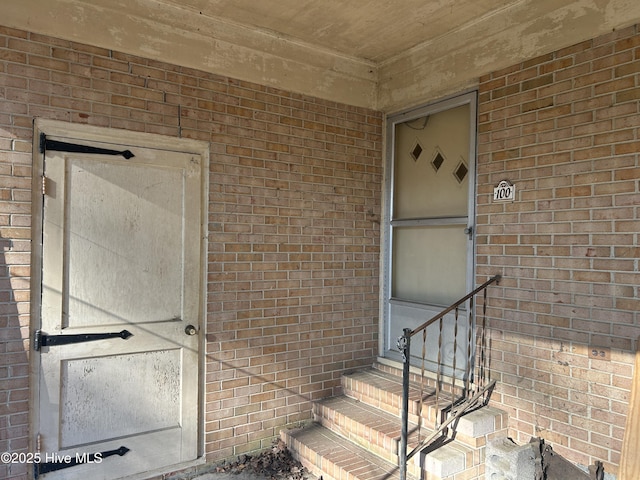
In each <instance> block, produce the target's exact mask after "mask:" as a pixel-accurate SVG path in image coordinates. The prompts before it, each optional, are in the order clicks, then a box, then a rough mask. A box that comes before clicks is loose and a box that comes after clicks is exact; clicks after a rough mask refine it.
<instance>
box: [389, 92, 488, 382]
mask: <svg viewBox="0 0 640 480" xmlns="http://www.w3.org/2000/svg"><path fill="white" fill-rule="evenodd" d="M475 129H476V96H475V93H471V94H467V95H463V96H460V97H456V98H452V99H449V100H446V101H443V102H439V103H437V104H433V105H429V106H427V107H423V108H421V109H418V110H414V111H411V112H407V113H403V114H400V115H396V116H394V117H391V118H389V119H388V133H387V134H388V136H387V139H388V151H387V157H388V159H389V160H388V165H387V177H386V178H387V180H386V200H387V202H386V204H387V206H388V210H387V212H386V215H387V217H386V221H385V249H384V259H385V263H384V278H383V289H384V292H383V317H384V331H383V332H382V337H383V338H384V347H383V350H384V351H383V356H385V357H387V358H390V359H393V360H401V354H400V351H399V350H398V346H397V339H398V337H400V336H401V335H402V332H403V329H404V328H412V329H413V328H416V327H417V326H419V325H421V324H422V323H424V322H426V321H427V320H429V319H430V318H431V317H433V316H434V315H436V314H438V313H439V312H441V311H442V310H444V309H445V308H446V307H448V306H449V305H451V304H452V303H454V302H455V301H457V300H458V299H460V298H462V297H464V296H465V294H466V293H468V292H469V291H471V290H472V289H473V287H472V285H473V276H474V275H473V274H474V265H473V259H474V240H473V238H474V235H473V228H474V220H475V184H476V182H475V164H476V162H475V156H476V151H475V146H476V136H475ZM466 314H467V312H466V311H465V310H460V311H459V312H458V315H466ZM453 315H454V314H451V315H449V316H447V317H445V322H444V324H443V335H442V339H444V340H439V338H438V337H439V332H434V331H433V330H434V329H439V326H438V325H434V326H433V328H431V327H430V329H429V330H430V331H428V332H427V338H428V340H427V345H426V354H427V358H426V368H427V369H428V370H431V371H435V369H436V368H437V355H438V343H439V342H443V344H442V347H443V352H444V353H443V355H442V358H441V359H440V360H441V362H443V363H444V373H445V374H447V375H452V374H453V368H454V365H457V367H456V375H457V376H458V375H459V376H462V375H463V374H464V373H463V372H464V366H465V365H466V363H467V360H469V358H468V356H469V352H468V349H467V343H468V342H467V341H466V339H467V338H468V334H469V327H468V326H467V327H463V328H458V330H457V338H458V341H457V342H455V341H454V339H453V338H454V326H453V325H454V324H455V322H454V321H453V320H454V319H453V318H452V316H453ZM461 323H462V324H465V325H468V323H467V322H461ZM471 328H473V327H471ZM454 345H455V352H454ZM411 353H412V363H414V364H416V363H417V362H418V360H417V359H418V358H421V357H422V345H421V342H414V344H413V345H412V352H411ZM454 357H455V362H454ZM420 362H421V360H420Z"/></svg>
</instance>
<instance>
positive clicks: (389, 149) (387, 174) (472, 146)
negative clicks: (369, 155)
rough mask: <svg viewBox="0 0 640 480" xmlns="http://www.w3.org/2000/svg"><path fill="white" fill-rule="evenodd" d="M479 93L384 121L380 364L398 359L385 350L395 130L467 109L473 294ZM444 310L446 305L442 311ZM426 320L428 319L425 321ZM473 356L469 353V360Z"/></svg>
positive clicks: (470, 281)
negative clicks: (397, 126) (449, 111)
mask: <svg viewBox="0 0 640 480" xmlns="http://www.w3.org/2000/svg"><path fill="white" fill-rule="evenodd" d="M477 102H478V93H477V90H469V91H465V92H462V93H458V94H455V95H452V96H450V97H446V98H444V99H441V100H438V101H435V102H432V103H429V104H427V105H422V106H420V107H415V108H411V109H408V110H404V111H401V112H398V113H395V114H392V115H388V116H387V117H386V120H385V122H386V132H385V143H386V145H385V163H384V183H383V188H384V191H383V197H382V232H381V234H382V242H381V251H380V254H381V255H380V304H379V312H380V314H379V317H380V322H379V327H378V328H379V330H378V333H379V335H378V338H379V342H378V357H379V359H380V361H382V362H391V363H396V362H397V361H399V360H398V359H395V358H391V357H389V356H388V355H387V348H386V346H387V345H388V342H389V341H394V340H396V339H390V338H387V337H389V334H388V328H387V327H388V325H389V321H390V299H391V272H392V252H393V245H392V239H391V234H392V228H391V220H392V212H393V194H394V192H393V186H394V175H393V173H394V168H393V165H394V157H395V126H396V125H397V124H399V123H404V122H407V121H411V120H416V119H419V118H422V117H424V116H426V115H433V114H435V113H438V112H442V111H445V110H449V109H452V108H455V107H460V106H463V105H469V116H470V120H471V121H470V126H469V127H470V137H469V155H468V158H469V161H468V164H469V165H468V166H469V173H468V175H469V199H468V225H467V226H468V227H469V228H471V229H472V230H471V235H472V237H471V238H472V240H471V241H470V242H469V243H468V245H467V258H468V268H467V272H466V285H467V288H466V291H467V292H469V291H471V290H473V286H474V284H475V271H476V235H475V234H476V232H475V225H476V204H477V201H476V197H477V170H476V167H477V143H478V132H477V123H478V122H477V115H478V103H477ZM445 307H447V305H445V306H444V307H443V309H444V308H445ZM425 320H427V319H425ZM473 355H475V353H474V352H472V357H473Z"/></svg>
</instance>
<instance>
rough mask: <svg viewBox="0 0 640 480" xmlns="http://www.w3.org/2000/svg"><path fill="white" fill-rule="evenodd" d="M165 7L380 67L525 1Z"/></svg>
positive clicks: (250, 0)
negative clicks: (412, 50)
mask: <svg viewBox="0 0 640 480" xmlns="http://www.w3.org/2000/svg"><path fill="white" fill-rule="evenodd" d="M159 3H164V4H167V5H171V6H173V7H178V8H182V9H187V10H191V11H192V12H196V13H197V14H199V15H202V16H204V17H209V18H211V19H213V20H215V21H217V22H222V23H229V24H233V25H235V26H236V27H240V28H242V27H246V28H247V29H250V30H253V31H255V30H259V31H262V32H263V33H265V34H267V35H273V36H275V37H278V38H281V39H283V40H286V41H289V42H298V43H300V44H304V45H307V46H310V47H313V48H317V49H323V50H326V51H329V52H332V53H334V54H339V55H343V56H346V57H351V58H357V59H360V60H364V61H367V62H372V63H374V64H377V65H380V64H384V63H385V62H387V61H389V60H390V59H393V58H394V57H396V56H398V55H401V54H404V53H406V52H407V51H409V50H410V49H412V48H413V47H416V46H418V45H421V44H424V43H428V42H431V41H434V40H435V39H437V38H439V37H441V36H443V35H445V34H450V33H451V32H454V31H458V30H460V31H462V30H464V29H465V28H468V27H469V26H471V25H473V24H474V23H475V22H479V21H483V20H486V19H487V17H490V16H492V15H495V14H498V13H499V12H500V11H502V10H504V9H506V8H509V7H510V6H511V5H513V4H517V3H522V0H159Z"/></svg>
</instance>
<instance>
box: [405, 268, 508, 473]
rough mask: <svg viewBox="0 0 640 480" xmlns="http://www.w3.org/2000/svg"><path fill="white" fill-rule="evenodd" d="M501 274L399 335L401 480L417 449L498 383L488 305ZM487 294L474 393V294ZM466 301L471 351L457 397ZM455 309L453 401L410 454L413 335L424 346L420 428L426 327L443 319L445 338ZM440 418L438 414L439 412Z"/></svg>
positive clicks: (439, 369)
mask: <svg viewBox="0 0 640 480" xmlns="http://www.w3.org/2000/svg"><path fill="white" fill-rule="evenodd" d="M501 278H502V276H501V275H495V276H494V277H491V278H490V279H489V280H487V281H486V282H484V283H483V284H482V285H480V286H479V287H478V288H476V289H475V290H473V291H472V292H470V293H469V294H467V295H465V296H464V297H462V298H461V299H460V300H458V301H457V302H455V303H453V304H452V305H451V306H449V307H447V308H445V309H444V310H443V311H442V312H440V313H438V314H437V315H435V316H434V317H432V318H430V319H429V320H427V321H426V322H424V323H423V324H422V325H420V326H419V327H417V328H415V329H411V328H405V329H404V330H403V334H402V336H401V337H400V338H398V349H399V350H400V351H401V352H402V358H403V371H402V431H401V438H400V449H399V466H400V480H406V478H407V461H408V460H409V459H410V458H411V457H412V456H413V455H415V454H416V453H417V452H419V451H420V450H422V449H423V448H424V447H426V446H427V445H428V444H429V443H430V442H431V441H432V440H434V439H435V438H437V437H439V436H441V435H442V434H443V432H445V431H446V430H447V428H448V427H449V425H450V424H451V423H453V422H454V421H455V420H456V419H458V418H459V417H460V416H462V415H463V414H464V413H466V412H467V411H469V410H470V409H471V408H475V406H477V405H478V401H479V400H480V399H481V398H482V397H483V396H484V394H485V392H487V391H491V389H493V386H494V385H495V380H494V381H491V380H490V379H489V380H488V381H487V378H486V376H487V374H488V369H487V365H486V363H487V355H486V308H487V301H486V298H487V287H489V286H490V285H492V284H493V283H496V284H498V283H499V282H500V279H501ZM481 292H483V293H484V303H483V316H482V319H483V324H482V332H481V338H480V340H479V343H480V352H479V353H480V355H479V361H478V370H479V371H478V381H477V382H476V384H475V386H474V387H475V391H474V392H473V394H472V388H471V382H472V377H473V375H472V371H471V370H472V368H474V367H475V366H474V365H472V359H471V342H472V338H471V337H472V331H473V329H472V328H471V327H472V321H473V302H474V299H475V296H476V295H477V294H479V293H481ZM467 301H470V305H469V312H468V314H469V334H468V350H467V365H466V367H465V374H464V379H465V385H464V388H463V393H462V397H461V398H457V399H456V398H455V378H456V350H457V336H458V309H459V308H460V306H461V305H463V304H465V303H466V302H467ZM450 312H455V333H454V348H453V351H454V357H453V384H452V386H451V403H450V404H449V405H448V407H447V408H446V409H443V414H447V413H448V418H445V416H444V415H443V416H442V418H439V419H437V420H436V421H439V422H440V423H439V425H437V426H436V427H437V428H436V430H435V431H434V432H433V433H432V434H431V435H430V436H429V437H427V438H425V439H424V440H422V441H419V444H418V446H417V447H415V448H414V449H413V450H412V451H411V453H409V454H408V453H407V444H408V437H409V372H410V361H411V359H410V356H411V337H413V336H415V335H416V334H418V333H420V332H422V334H423V340H422V341H423V348H422V375H421V377H422V378H421V380H420V385H421V392H420V406H419V410H418V419H419V421H418V428H420V426H421V418H422V401H423V398H424V394H423V391H422V388H423V387H424V369H425V368H424V362H425V356H426V353H425V345H426V332H427V328H428V327H429V326H430V325H433V324H434V323H436V322H438V321H440V322H441V323H440V336H441V337H442V321H443V319H444V317H445V316H446V315H447V314H448V313H450ZM441 345H442V338H440V342H439V346H438V365H437V378H436V406H437V408H439V393H440V384H441V380H440V376H441V370H442V364H441V351H440V350H441ZM437 417H439V415H437Z"/></svg>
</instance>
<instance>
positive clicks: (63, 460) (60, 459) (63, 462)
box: [34, 447, 130, 478]
mask: <svg viewBox="0 0 640 480" xmlns="http://www.w3.org/2000/svg"><path fill="white" fill-rule="evenodd" d="M129 451H130V450H129V449H128V448H127V447H120V448H117V449H115V450H107V451H106V452H97V453H76V454H75V455H62V454H47V456H46V457H45V458H50V459H51V461H47V462H40V463H36V464H35V465H34V469H35V472H34V473H35V477H36V478H38V476H40V475H42V474H45V473H49V472H55V471H57V470H63V469H65V468H71V467H75V466H76V465H82V464H85V463H95V464H99V463H102V461H103V460H104V459H105V458H108V457H113V456H114V455H118V456H120V457H123V456H124V455H126V454H127V452H129Z"/></svg>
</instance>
